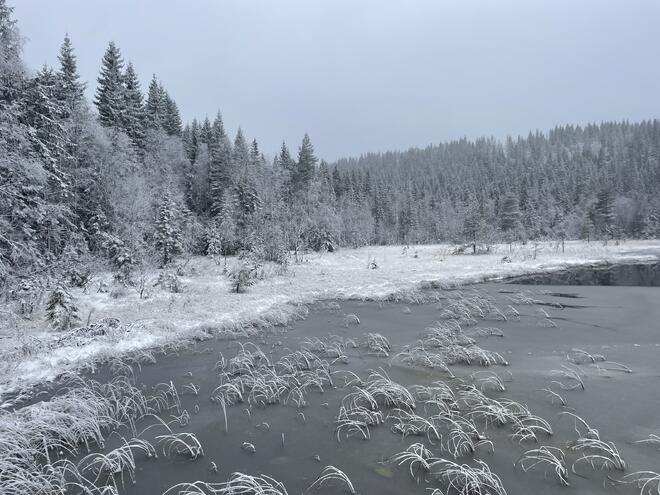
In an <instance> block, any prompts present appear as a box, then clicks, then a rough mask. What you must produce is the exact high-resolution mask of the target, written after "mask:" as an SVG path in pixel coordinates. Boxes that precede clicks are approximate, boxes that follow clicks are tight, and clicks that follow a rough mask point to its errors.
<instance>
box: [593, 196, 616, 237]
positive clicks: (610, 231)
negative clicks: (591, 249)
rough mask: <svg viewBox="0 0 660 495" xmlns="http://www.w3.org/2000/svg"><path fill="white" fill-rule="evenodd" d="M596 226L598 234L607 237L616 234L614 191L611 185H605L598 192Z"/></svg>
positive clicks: (595, 208)
mask: <svg viewBox="0 0 660 495" xmlns="http://www.w3.org/2000/svg"><path fill="white" fill-rule="evenodd" d="M594 226H595V228H596V232H597V233H598V235H600V236H601V237H603V238H605V239H608V238H611V237H612V236H613V235H614V193H613V192H612V188H611V187H603V188H602V189H601V190H600V191H599V192H598V197H597V199H596V204H595V205H594Z"/></svg>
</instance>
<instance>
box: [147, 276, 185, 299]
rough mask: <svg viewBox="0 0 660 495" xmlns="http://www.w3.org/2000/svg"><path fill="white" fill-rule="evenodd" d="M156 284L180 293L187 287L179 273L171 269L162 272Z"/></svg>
mask: <svg viewBox="0 0 660 495" xmlns="http://www.w3.org/2000/svg"><path fill="white" fill-rule="evenodd" d="M154 285H155V286H161V287H162V288H163V289H165V290H167V291H169V292H172V293H173V294H179V293H181V292H183V290H184V289H185V287H184V285H183V283H181V279H180V278H179V275H178V273H177V272H176V271H171V270H165V271H163V272H161V273H160V274H159V275H158V281H157V282H156V283H155V284H154Z"/></svg>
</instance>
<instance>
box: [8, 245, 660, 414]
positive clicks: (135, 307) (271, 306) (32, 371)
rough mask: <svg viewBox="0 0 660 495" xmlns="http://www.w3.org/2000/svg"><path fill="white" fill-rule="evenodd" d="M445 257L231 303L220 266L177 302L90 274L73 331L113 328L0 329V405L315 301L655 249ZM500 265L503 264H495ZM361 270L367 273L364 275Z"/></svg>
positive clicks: (194, 268) (375, 256)
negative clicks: (112, 285)
mask: <svg viewBox="0 0 660 495" xmlns="http://www.w3.org/2000/svg"><path fill="white" fill-rule="evenodd" d="M453 249H454V247H453V246H448V245H428V246H411V247H408V248H404V247H402V246H387V247H365V248H361V249H343V250H341V251H339V252H337V253H325V254H321V255H319V254H310V255H309V256H308V258H307V260H306V261H305V262H303V263H296V264H291V265H290V267H289V269H288V271H287V272H286V273H285V274H282V275H277V274H275V273H274V272H273V274H272V276H269V277H267V278H266V279H265V280H262V281H260V282H259V283H258V284H256V285H254V286H253V287H251V288H250V289H249V290H248V292H246V293H243V294H236V293H231V292H230V290H229V289H230V288H229V282H228V280H227V278H226V277H225V276H224V275H223V274H222V269H223V266H222V264H220V265H219V266H218V265H216V264H215V263H214V262H213V261H212V260H210V259H207V258H193V259H192V260H190V261H189V263H188V264H187V265H186V267H185V271H186V275H185V276H184V277H182V282H183V283H184V285H185V289H184V291H183V292H182V293H177V294H173V293H170V292H166V291H165V290H163V289H161V288H154V287H153V281H154V280H155V279H156V276H157V275H156V274H155V273H153V274H150V281H151V282H150V283H149V284H148V286H149V291H150V292H151V294H150V295H149V297H148V298H146V299H140V297H139V294H138V293H137V291H136V290H134V289H132V288H127V289H126V290H124V291H122V290H119V291H117V290H115V291H114V294H112V293H101V292H98V291H97V286H98V283H99V281H100V280H111V275H110V274H100V275H98V276H97V278H96V280H95V281H94V282H92V284H91V286H90V288H89V290H88V293H86V294H85V293H83V292H82V290H78V291H76V292H74V293H73V294H74V296H75V297H76V298H77V304H78V307H79V310H80V312H79V314H80V317H81V320H82V323H83V324H87V322H88V321H89V322H97V321H100V320H101V319H102V318H118V319H119V320H120V321H121V322H122V325H120V326H119V327H118V328H116V329H114V330H113V329H110V330H108V331H107V332H106V334H105V335H98V336H95V337H88V336H80V335H72V334H62V333H58V332H54V331H52V330H49V329H48V327H47V325H46V324H45V322H44V320H43V318H42V316H43V315H41V314H38V315H36V316H35V318H34V319H33V321H32V322H18V324H17V323H16V322H15V321H12V322H10V321H9V320H8V319H7V320H5V321H4V323H3V324H1V325H0V336H1V337H2V339H1V340H0V342H1V344H0V345H1V346H2V347H1V348H0V350H1V352H2V355H0V361H1V362H0V404H1V403H2V402H3V401H2V398H3V397H6V396H7V394H9V393H10V392H12V391H16V390H17V389H21V388H24V387H28V386H31V385H35V384H38V383H40V382H43V381H48V380H52V379H54V378H55V377H57V376H58V375H59V374H61V373H63V372H65V371H70V370H72V369H76V368H79V367H81V366H84V365H89V363H92V362H94V361H97V360H100V359H106V358H109V357H112V356H121V355H123V354H126V353H129V352H132V351H136V350H139V349H146V348H152V347H157V346H161V345H164V344H167V343H172V342H177V341H180V340H181V339H191V338H194V337H197V336H208V335H223V334H227V335H229V334H232V333H234V332H245V331H249V329H250V328H253V327H254V326H255V325H256V326H257V327H259V326H267V325H269V324H272V323H278V322H279V323H284V322H286V321H288V320H289V319H290V318H292V317H294V316H295V315H297V314H300V313H301V310H304V308H301V305H304V304H308V303H312V302H314V301H318V300H323V299H384V298H387V297H391V296H392V295H396V294H402V295H403V294H409V293H410V292H411V291H415V290H417V289H419V288H421V287H424V286H425V285H428V283H429V282H437V283H440V284H447V285H453V284H464V283H473V282H479V281H483V280H485V279H490V278H497V277H509V276H515V275H523V274H528V273H535V272H541V271H551V270H561V269H563V268H566V267H569V266H576V265H585V264H595V263H605V262H609V263H621V262H635V261H651V260H657V259H658V256H659V255H660V241H628V242H625V243H621V244H619V245H615V244H612V243H610V244H609V245H607V246H604V245H603V244H602V243H596V242H592V243H589V244H588V243H585V242H567V243H566V246H565V252H564V253H562V251H561V248H560V247H559V246H558V245H557V244H556V243H553V244H550V243H545V244H540V245H538V249H536V248H535V247H534V245H533V244H532V245H530V244H528V245H527V246H514V248H513V252H512V253H510V252H509V247H508V246H497V247H496V248H495V250H494V252H492V253H491V254H487V255H478V256H471V255H451V254H450V253H451V252H452V251H453ZM535 251H536V256H535V257H534V252H535ZM504 256H509V257H510V258H511V262H510V263H504V262H503V261H502V258H503V257H504ZM371 260H374V261H375V263H376V264H377V268H376V269H370V268H368V265H369V262H370V261H371ZM232 262H233V260H231V259H230V261H229V263H232ZM117 296H118V297H117ZM303 312H304V311H303ZM3 327H4V328H3Z"/></svg>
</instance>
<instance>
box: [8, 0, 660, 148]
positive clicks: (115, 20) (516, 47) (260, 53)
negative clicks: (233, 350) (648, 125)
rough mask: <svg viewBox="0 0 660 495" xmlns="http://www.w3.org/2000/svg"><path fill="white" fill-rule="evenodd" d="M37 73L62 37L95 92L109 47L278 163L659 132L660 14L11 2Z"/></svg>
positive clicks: (343, 0)
mask: <svg viewBox="0 0 660 495" xmlns="http://www.w3.org/2000/svg"><path fill="white" fill-rule="evenodd" d="M9 3H10V4H11V5H13V6H14V7H15V14H16V17H17V18H18V21H19V26H20V28H21V31H22V33H23V35H24V36H26V37H27V38H28V43H27V45H26V48H25V58H26V60H27V62H28V64H29V65H30V66H31V67H33V68H36V67H39V66H40V65H41V64H43V63H44V62H48V63H50V64H55V63H56V55H57V51H58V49H59V45H60V43H61V40H62V38H63V36H64V33H65V32H67V31H68V32H69V35H70V36H71V39H72V41H73V44H74V46H75V48H76V51H77V54H78V58H79V64H80V72H81V74H82V76H83V78H84V79H86V80H87V81H90V82H91V85H92V88H91V90H90V94H91V93H92V90H93V86H94V84H95V81H96V77H97V75H98V69H99V66H100V60H101V57H102V55H103V51H104V50H105V47H106V46H107V43H108V41H109V40H111V39H112V40H115V41H116V43H117V44H118V46H119V47H120V48H121V50H122V53H123V55H124V57H125V59H127V60H128V59H130V60H132V61H133V63H134V64H135V66H136V69H137V71H138V73H139V74H140V76H141V79H142V85H143V89H146V86H147V84H148V81H149V79H150V77H151V74H152V73H154V72H155V73H156V74H157V76H158V77H159V78H160V79H161V80H162V81H163V83H164V85H165V86H166V88H167V89H168V91H169V92H170V94H171V95H172V96H173V97H174V98H175V100H176V101H177V103H178V105H179V107H180V110H181V113H182V117H183V118H184V119H185V120H189V119H191V118H192V117H193V116H197V117H202V118H203V117H204V115H206V114H208V115H209V116H211V117H212V116H213V115H214V114H215V112H216V110H217V109H220V110H221V111H222V114H223V117H224V120H225V124H226V126H227V128H228V129H229V130H230V131H231V132H234V131H235V130H236V128H237V127H238V125H241V126H242V127H243V129H244V131H245V132H246V134H247V135H248V136H250V137H256V138H257V140H258V141H259V143H260V144H261V145H262V149H263V150H264V151H265V152H267V153H268V154H271V155H272V153H273V152H274V151H275V150H276V149H277V148H278V147H279V145H280V143H281V142H282V140H283V139H285V140H286V141H287V143H288V144H289V145H290V147H291V148H292V149H297V146H298V144H299V143H300V140H301V138H302V135H303V134H304V132H305V131H307V132H309V134H310V136H311V138H312V141H313V143H314V145H315V147H316V150H317V154H318V155H320V156H322V157H324V158H326V159H334V158H336V157H339V156H346V155H358V154H360V153H362V152H367V151H377V150H389V149H401V148H407V147H410V146H425V145H427V144H429V143H432V142H439V141H443V140H449V139H455V138H459V137H462V136H468V137H476V136H481V135H495V136H496V137H503V136H506V135H507V134H513V135H516V134H519V133H523V134H526V133H527V132H528V131H529V130H534V129H541V130H546V129H548V128H550V127H552V126H554V125H556V124H563V123H586V122H593V121H601V120H610V119H614V120H621V119H630V120H639V119H647V118H654V117H660V29H659V28H658V26H659V25H660V2H658V1H657V0H647V1H642V0H620V1H611V0H543V1H539V0H534V1H532V0H520V1H494V0H492V1H491V0H483V1H466V0H455V1H441V0H429V1H411V0H406V1H403V0H401V1H387V0H369V1H365V0H361V1H357V0H354V1H348V0H306V1H289V0H280V1H274V0H271V1H268V0H262V1H257V0H235V1H225V0H188V1H174V0H139V1H138V0H113V1H100V0H9Z"/></svg>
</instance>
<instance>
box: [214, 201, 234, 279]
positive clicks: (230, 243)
mask: <svg viewBox="0 0 660 495" xmlns="http://www.w3.org/2000/svg"><path fill="white" fill-rule="evenodd" d="M235 211H236V199H235V198H234V195H233V194H231V193H230V192H228V193H227V194H226V195H225V197H224V199H223V202H222V212H221V213H220V216H219V217H218V220H217V222H218V231H219V235H220V244H221V245H222V254H223V255H224V257H225V266H226V264H227V256H228V255H231V254H234V253H235V252H236V251H237V250H238V247H239V244H240V242H239V237H238V226H237V225H236V220H235V215H236V213H235Z"/></svg>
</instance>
